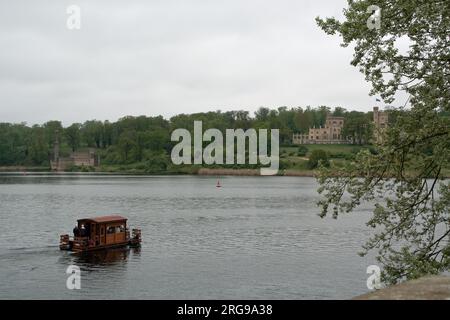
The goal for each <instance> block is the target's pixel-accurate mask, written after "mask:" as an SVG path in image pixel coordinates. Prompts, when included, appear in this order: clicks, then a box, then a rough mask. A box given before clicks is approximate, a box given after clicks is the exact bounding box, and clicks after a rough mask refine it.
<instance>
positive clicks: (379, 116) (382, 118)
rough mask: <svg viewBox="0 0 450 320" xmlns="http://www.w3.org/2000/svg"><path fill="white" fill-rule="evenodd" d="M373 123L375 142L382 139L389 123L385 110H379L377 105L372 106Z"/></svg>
mask: <svg viewBox="0 0 450 320" xmlns="http://www.w3.org/2000/svg"><path fill="white" fill-rule="evenodd" d="M373 124H374V132H373V133H374V138H375V142H377V143H379V142H381V141H382V140H383V135H384V132H385V131H386V129H387V127H388V125H389V116H388V113H387V112H386V111H380V109H379V108H378V107H373Z"/></svg>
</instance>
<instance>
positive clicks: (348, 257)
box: [0, 174, 374, 299]
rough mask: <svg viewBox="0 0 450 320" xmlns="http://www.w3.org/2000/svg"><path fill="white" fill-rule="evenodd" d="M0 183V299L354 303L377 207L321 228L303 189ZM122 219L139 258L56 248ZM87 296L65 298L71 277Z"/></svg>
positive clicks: (285, 184) (300, 183)
mask: <svg viewBox="0 0 450 320" xmlns="http://www.w3.org/2000/svg"><path fill="white" fill-rule="evenodd" d="M216 181H217V178H215V177H201V176H172V177H166V176H164V177H161V176H156V177H155V176H154V177H129V176H92V175H48V174H46V175H0V225H1V232H0V269H1V271H0V299H331V298H337V299H347V298H351V297H353V296H355V295H358V294H362V293H365V292H367V287H366V279H367V277H368V275H367V274H366V268H367V266H369V265H371V264H374V259H373V258H371V257H364V258H361V257H359V256H358V255H357V252H358V251H360V249H361V245H362V244H363V242H364V241H365V240H366V239H367V237H368V236H369V234H370V231H369V230H368V228H367V227H366V226H365V221H367V219H368V217H369V214H370V207H369V206H368V205H367V206H363V208H360V209H359V211H357V212H355V213H353V214H351V215H349V216H343V217H340V218H339V219H338V220H333V219H332V218H331V217H330V218H325V219H321V218H319V217H318V216H317V213H318V208H317V207H316V205H315V203H316V201H317V199H318V197H319V196H318V194H317V192H316V189H317V183H316V181H315V180H314V179H313V178H304V177H223V178H221V184H222V186H223V187H222V188H216V187H215V185H216ZM114 213H116V214H122V215H124V216H126V217H127V218H128V219H129V225H131V226H132V227H139V228H141V229H142V235H143V243H142V247H141V248H140V249H128V250H127V249H119V250H114V251H107V252H98V253H96V254H91V255H88V256H77V255H74V254H71V253H69V252H65V251H60V250H59V248H58V244H59V235H60V234H63V233H71V230H72V228H73V227H74V224H75V221H76V220H77V219H79V218H84V217H91V216H96V215H108V214H114ZM73 264H75V265H77V266H79V267H80V268H81V289H80V290H68V289H67V288H66V279H67V277H68V275H67V274H66V273H65V272H66V269H67V267H68V266H69V265H73Z"/></svg>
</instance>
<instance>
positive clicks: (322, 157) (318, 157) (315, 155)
mask: <svg viewBox="0 0 450 320" xmlns="http://www.w3.org/2000/svg"><path fill="white" fill-rule="evenodd" d="M319 163H321V164H322V165H324V166H326V167H328V166H329V165H330V161H329V160H328V154H327V153H326V151H324V150H322V149H317V150H313V152H311V155H310V156H309V161H308V168H309V169H315V168H317V167H318V165H319Z"/></svg>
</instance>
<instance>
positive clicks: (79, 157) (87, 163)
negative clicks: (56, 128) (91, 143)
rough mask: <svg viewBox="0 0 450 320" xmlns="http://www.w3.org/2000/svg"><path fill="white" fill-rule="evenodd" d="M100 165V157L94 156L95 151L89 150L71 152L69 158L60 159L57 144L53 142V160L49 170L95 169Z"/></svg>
mask: <svg viewBox="0 0 450 320" xmlns="http://www.w3.org/2000/svg"><path fill="white" fill-rule="evenodd" d="M99 165H100V156H99V155H97V154H96V152H95V149H93V148H90V149H88V150H87V151H77V152H72V153H71V154H70V156H69V157H60V155H59V142H58V140H56V141H55V144H54V150H53V159H52V160H51V161H50V166H51V169H52V170H54V171H64V170H66V169H68V168H70V167H73V166H77V167H97V166H99Z"/></svg>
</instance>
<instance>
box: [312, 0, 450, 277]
mask: <svg viewBox="0 0 450 320" xmlns="http://www.w3.org/2000/svg"><path fill="white" fill-rule="evenodd" d="M371 4H372V2H371V1H349V2H348V8H346V9H345V10H344V19H343V21H338V20H337V19H335V18H327V19H320V18H317V23H318V25H319V27H320V28H322V29H323V31H325V32H326V33H327V34H331V35H333V34H337V35H340V36H341V37H342V42H343V43H342V46H344V47H347V46H350V45H351V46H352V48H354V56H353V60H352V61H351V64H352V65H353V66H355V67H357V68H358V69H359V70H360V71H361V72H362V73H364V75H365V78H366V80H367V81H369V82H370V83H371V85H372V90H371V94H374V95H379V96H380V97H381V98H382V99H383V100H384V101H386V102H387V103H391V102H392V101H394V98H396V97H397V100H398V96H397V95H398V94H399V93H404V94H406V98H405V102H404V107H401V108H399V109H398V112H399V117H397V119H396V121H395V122H394V123H392V124H391V125H390V127H389V129H388V130H387V131H386V135H385V136H384V139H383V140H382V142H381V144H380V145H378V146H377V149H376V152H373V153H371V152H368V151H367V150H362V151H361V152H359V153H358V154H357V156H356V158H355V159H354V160H353V161H349V162H346V163H345V165H343V166H342V167H341V168H336V167H334V168H327V167H325V166H323V167H322V168H321V170H320V174H319V182H320V188H319V192H320V193H321V194H322V199H321V200H320V202H319V206H320V207H321V209H322V212H321V216H322V217H325V216H326V215H327V214H331V215H332V216H333V217H334V218H337V217H338V216H339V215H341V214H348V213H350V212H351V211H353V210H354V209H355V208H356V207H358V206H359V205H360V204H361V203H363V202H367V201H373V202H374V203H375V206H374V210H373V214H372V216H371V218H370V220H369V222H368V223H367V224H368V226H370V227H372V228H373V230H374V233H373V234H372V236H371V238H370V239H369V241H367V243H366V244H365V245H364V246H363V250H362V252H361V254H362V255H365V254H367V253H368V252H369V251H371V250H375V251H376V252H377V260H378V263H379V264H380V266H382V281H383V282H385V283H396V282H399V281H403V280H405V279H414V278H418V277H421V276H423V275H426V274H439V273H442V272H446V271H449V270H450V241H449V240H450V219H449V213H450V182H449V180H442V177H443V172H444V171H446V170H447V172H448V168H449V165H450V117H449V112H450V102H449V101H450V59H449V51H448V48H449V41H448V30H450V15H449V10H448V6H446V4H447V3H446V2H445V1H440V0H433V1H429V0H427V1H425V0H414V1H387V0H380V1H377V3H376V6H372V7H378V8H379V9H378V10H377V12H378V15H377V12H376V13H375V14H374V16H371V14H372V13H371V12H370V10H369V11H368V8H370V7H369V5H371ZM380 10H381V12H382V14H381V17H380V15H379V12H380ZM393 17H395V18H393ZM380 18H381V20H378V22H379V23H380V25H379V28H370V27H368V26H370V25H371V21H372V22H373V20H374V19H380ZM372 26H373V23H372Z"/></svg>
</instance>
